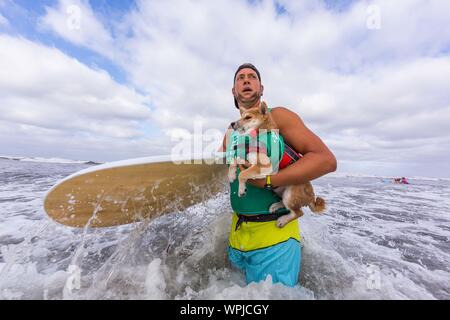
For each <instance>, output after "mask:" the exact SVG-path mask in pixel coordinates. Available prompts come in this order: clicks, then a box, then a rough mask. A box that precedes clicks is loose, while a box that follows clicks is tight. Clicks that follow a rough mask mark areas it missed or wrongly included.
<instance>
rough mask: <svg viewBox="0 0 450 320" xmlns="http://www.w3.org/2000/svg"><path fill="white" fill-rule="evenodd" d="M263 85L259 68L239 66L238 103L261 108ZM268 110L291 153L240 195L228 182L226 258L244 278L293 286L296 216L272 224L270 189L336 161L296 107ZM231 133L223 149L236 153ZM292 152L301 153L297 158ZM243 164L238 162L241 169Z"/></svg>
mask: <svg viewBox="0 0 450 320" xmlns="http://www.w3.org/2000/svg"><path fill="white" fill-rule="evenodd" d="M263 90H264V86H263V85H262V84H261V75H260V73H259V71H258V70H257V68H256V67H255V66H254V65H252V64H249V63H246V64H243V65H241V66H239V68H238V69H237V71H236V73H235V75H234V80H233V88H232V93H233V96H234V104H235V106H236V108H238V109H239V108H244V109H251V108H259V107H260V105H261V96H262V95H263ZM269 112H270V113H271V116H272V117H273V120H274V122H275V123H276V125H277V128H278V129H279V134H280V136H282V137H283V139H284V142H285V144H286V145H288V146H289V150H291V151H292V150H293V153H294V154H293V155H292V156H291V158H292V159H291V160H292V161H288V163H287V166H286V167H284V168H283V167H282V166H281V163H280V170H279V171H278V173H276V174H273V175H269V176H267V177H266V178H263V179H255V180H251V181H249V182H248V185H247V192H246V194H245V196H243V197H239V196H238V194H237V189H236V184H233V183H231V184H230V190H231V191H230V200H231V206H232V208H233V210H234V213H233V217H232V227H231V232H230V237H229V248H228V257H229V259H230V261H231V263H232V264H233V265H234V266H236V267H238V268H239V269H241V270H243V271H244V273H245V277H246V281H247V283H250V282H259V281H262V280H265V279H266V278H267V276H268V275H270V276H271V277H272V281H273V282H274V283H277V282H280V283H283V284H284V285H287V286H295V285H296V284H297V283H298V279H299V275H300V265H301V246H300V229H299V224H298V219H295V220H293V221H291V222H289V223H288V224H286V225H285V226H284V227H283V228H278V227H277V226H276V220H277V218H278V217H279V214H274V213H272V214H271V213H270V212H269V207H270V206H271V205H272V204H274V203H276V202H278V201H280V199H279V198H277V196H276V195H275V193H274V192H273V191H272V189H273V188H275V187H283V186H287V185H292V184H302V183H306V182H308V181H311V180H314V179H317V178H319V177H321V176H323V175H325V174H327V173H330V172H333V171H335V170H336V166H337V162H336V158H335V156H334V155H333V153H332V152H331V151H330V150H329V149H328V147H327V146H326V145H325V143H324V142H323V141H322V140H321V139H320V138H319V137H318V136H317V135H315V134H314V133H313V132H312V131H311V130H310V129H308V128H307V127H306V125H305V124H304V123H303V121H302V120H301V118H300V117H299V116H298V115H297V114H296V113H295V112H293V111H291V110H289V109H287V108H284V107H275V108H271V109H269ZM232 136H233V130H232V129H231V127H229V130H228V131H227V134H226V135H225V137H224V141H223V145H222V149H221V150H222V151H227V154H229V153H230V152H234V149H233V148H234V147H235V145H233V143H235V142H236V141H235V140H233V139H230V138H231V137H232ZM285 149H288V148H285ZM295 153H296V154H297V155H298V154H301V155H302V157H296V155H295ZM287 158H289V157H287ZM288 160H289V159H288ZM245 167H247V166H245V165H241V167H240V168H241V169H244V168H245ZM236 182H237V181H236ZM282 210H283V208H282V209H281V211H282ZM284 210H286V209H284ZM277 213H278V212H277ZM285 213H286V212H285Z"/></svg>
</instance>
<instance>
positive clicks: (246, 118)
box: [244, 116, 252, 120]
mask: <svg viewBox="0 0 450 320" xmlns="http://www.w3.org/2000/svg"><path fill="white" fill-rule="evenodd" d="M251 118H252V117H249V116H247V117H245V118H244V119H245V120H250V119H251Z"/></svg>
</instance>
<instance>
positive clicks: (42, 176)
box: [0, 157, 450, 300]
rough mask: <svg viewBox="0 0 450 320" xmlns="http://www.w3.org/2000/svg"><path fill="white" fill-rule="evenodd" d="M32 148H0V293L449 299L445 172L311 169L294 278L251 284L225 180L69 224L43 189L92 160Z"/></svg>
mask: <svg viewBox="0 0 450 320" xmlns="http://www.w3.org/2000/svg"><path fill="white" fill-rule="evenodd" d="M34 160H35V161H33V162H30V161H26V159H23V158H20V159H16V160H12V159H8V158H6V157H3V158H1V159H0V299H246V300H248V299H450V281H449V280H450V196H449V195H450V181H449V180H445V179H431V178H411V179H410V182H411V184H410V185H397V184H392V183H391V182H390V180H389V179H388V178H387V177H376V176H371V177H366V176H354V175H343V174H331V175H328V176H326V177H322V178H320V179H317V180H315V181H313V185H314V188H315V191H316V194H317V195H320V196H323V197H324V198H325V199H326V201H327V204H328V210H327V212H326V214H324V215H320V216H319V215H314V214H312V213H311V212H310V211H309V209H306V208H305V210H304V212H305V215H304V216H303V217H302V218H300V228H301V234H302V245H303V254H302V271H301V276H300V281H299V283H300V285H298V286H297V287H294V288H287V287H284V286H282V285H280V284H273V283H272V281H271V279H270V278H268V279H267V280H266V281H263V282H260V283H252V284H250V285H248V286H247V285H246V284H245V278H244V275H243V274H242V273H241V272H240V271H239V270H236V269H234V268H232V267H231V265H230V264H229V262H228V259H227V254H226V249H227V237H228V233H229V229H230V222H231V207H230V204H229V198H228V194H227V192H224V193H222V194H219V195H217V196H215V197H213V198H209V199H205V200H204V202H202V203H200V204H198V205H195V206H193V207H190V208H188V209H186V210H185V211H183V212H173V213H170V214H167V215H165V216H162V217H160V218H158V219H156V220H153V221H150V222H145V221H144V222H140V223H135V224H130V225H125V226H119V227H111V228H103V229H92V228H85V229H78V228H70V227H66V226H62V225H59V224H58V223H56V222H53V221H52V220H50V219H49V218H48V217H47V215H46V214H45V212H44V210H43V197H44V195H45V194H46V192H47V190H48V189H50V188H51V187H52V186H53V185H54V184H55V183H56V182H57V181H58V180H60V179H62V178H64V177H66V176H68V175H69V174H72V173H74V172H76V171H78V170H81V169H85V168H87V167H89V166H90V165H91V164H85V163H81V162H76V163H74V162H70V161H67V163H58V161H56V160H54V159H53V160H52V161H45V159H34ZM40 161H42V162H40ZM60 162H64V161H60Z"/></svg>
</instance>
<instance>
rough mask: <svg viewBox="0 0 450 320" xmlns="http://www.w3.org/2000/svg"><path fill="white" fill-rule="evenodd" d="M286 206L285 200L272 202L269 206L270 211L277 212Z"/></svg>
mask: <svg viewBox="0 0 450 320" xmlns="http://www.w3.org/2000/svg"><path fill="white" fill-rule="evenodd" d="M281 208H284V204H283V202H281V201H280V202H275V203H272V205H271V206H270V207H269V212H270V213H275V212H277V210H278V209H281Z"/></svg>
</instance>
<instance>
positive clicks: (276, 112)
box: [271, 106, 303, 125]
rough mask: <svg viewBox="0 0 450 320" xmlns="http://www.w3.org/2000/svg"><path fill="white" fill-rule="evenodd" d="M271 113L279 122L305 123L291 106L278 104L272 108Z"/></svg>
mask: <svg viewBox="0 0 450 320" xmlns="http://www.w3.org/2000/svg"><path fill="white" fill-rule="evenodd" d="M271 114H272V116H273V119H274V120H275V122H276V123H277V124H280V125H281V124H284V123H291V124H292V123H293V122H300V123H303V121H302V120H301V118H300V116H299V115H298V114H297V113H296V112H294V111H292V110H290V109H289V108H286V107H283V106H278V107H274V108H272V111H271Z"/></svg>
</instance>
